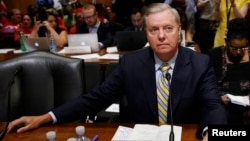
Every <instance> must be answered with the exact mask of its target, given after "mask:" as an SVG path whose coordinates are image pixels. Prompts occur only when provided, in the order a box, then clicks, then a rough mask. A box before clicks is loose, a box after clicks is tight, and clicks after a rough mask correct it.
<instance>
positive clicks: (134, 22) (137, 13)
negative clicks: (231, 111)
mask: <svg viewBox="0 0 250 141" xmlns="http://www.w3.org/2000/svg"><path fill="white" fill-rule="evenodd" d="M130 20H131V25H130V26H129V27H127V28H125V29H124V30H125V31H144V28H143V20H142V10H141V8H133V9H132V10H131V12H130Z"/></svg>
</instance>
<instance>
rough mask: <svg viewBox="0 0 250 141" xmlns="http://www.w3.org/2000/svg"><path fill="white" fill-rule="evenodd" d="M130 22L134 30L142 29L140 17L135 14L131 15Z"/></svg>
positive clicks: (138, 14)
mask: <svg viewBox="0 0 250 141" xmlns="http://www.w3.org/2000/svg"><path fill="white" fill-rule="evenodd" d="M131 21H132V24H133V25H134V27H135V28H137V29H140V28H141V27H142V15H141V13H139V12H137V13H136V14H132V15H131Z"/></svg>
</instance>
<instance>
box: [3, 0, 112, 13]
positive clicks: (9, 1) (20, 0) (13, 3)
mask: <svg viewBox="0 0 250 141" xmlns="http://www.w3.org/2000/svg"><path fill="white" fill-rule="evenodd" d="M91 2H92V0H82V3H83V4H85V3H91ZM4 3H5V5H6V6H7V8H8V10H9V11H10V10H11V9H13V8H19V9H20V10H21V11H22V13H26V12H27V7H28V6H29V5H32V4H35V0H4ZM96 3H103V5H104V6H110V5H111V3H112V0H96Z"/></svg>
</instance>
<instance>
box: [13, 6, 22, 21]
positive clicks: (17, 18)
mask: <svg viewBox="0 0 250 141" xmlns="http://www.w3.org/2000/svg"><path fill="white" fill-rule="evenodd" d="M12 22H13V23H14V24H19V23H21V22H22V15H21V11H20V10H18V9H15V10H13V16H12Z"/></svg>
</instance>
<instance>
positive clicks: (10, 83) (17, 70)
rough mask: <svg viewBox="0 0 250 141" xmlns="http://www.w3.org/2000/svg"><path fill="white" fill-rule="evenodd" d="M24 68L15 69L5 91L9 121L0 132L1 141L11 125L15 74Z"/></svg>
mask: <svg viewBox="0 0 250 141" xmlns="http://www.w3.org/2000/svg"><path fill="white" fill-rule="evenodd" d="M21 69H22V67H20V66H19V67H17V68H16V69H15V70H14V73H13V75H12V76H11V79H10V81H9V83H8V86H7V88H6V91H5V95H8V97H7V123H6V124H5V126H4V129H3V130H2V131H1V133H0V141H1V140H2V139H3V137H4V136H5V134H6V132H7V128H8V125H9V122H10V121H9V120H10V118H11V117H10V113H11V107H10V106H11V105H10V104H11V103H10V102H11V96H10V90H11V87H12V85H13V84H14V79H15V76H16V75H17V74H18V72H20V71H21Z"/></svg>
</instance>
